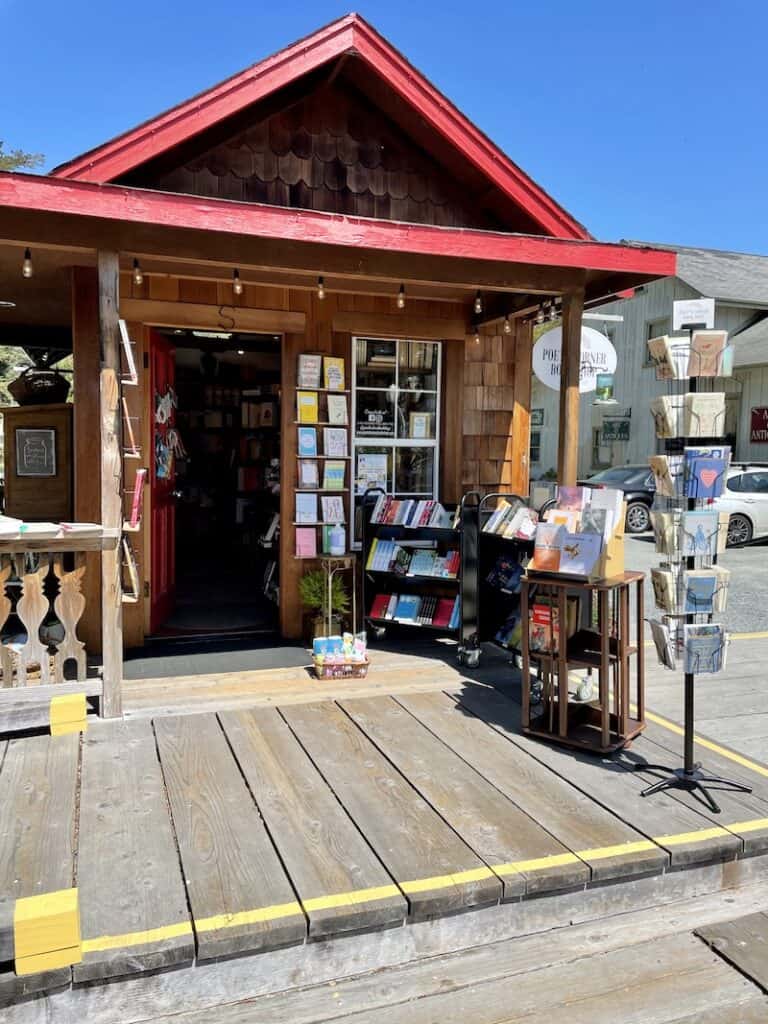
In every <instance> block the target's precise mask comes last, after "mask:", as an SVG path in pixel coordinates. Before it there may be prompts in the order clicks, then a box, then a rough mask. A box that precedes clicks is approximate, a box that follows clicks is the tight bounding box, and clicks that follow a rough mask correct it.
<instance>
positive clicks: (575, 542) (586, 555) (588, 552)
mask: <svg viewBox="0 0 768 1024" xmlns="http://www.w3.org/2000/svg"><path fill="white" fill-rule="evenodd" d="M602 550H603V538H602V537H601V536H599V535H598V534H596V533H565V534H563V536H562V543H561V551H560V572H561V573H564V574H565V575H569V576H591V575H592V574H593V572H594V571H595V567H596V566H597V563H598V561H599V559H600V555H601V553H602Z"/></svg>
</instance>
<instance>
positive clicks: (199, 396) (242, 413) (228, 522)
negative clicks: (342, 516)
mask: <svg viewBox="0 0 768 1024" xmlns="http://www.w3.org/2000/svg"><path fill="white" fill-rule="evenodd" d="M161 333H162V334H163V335H164V339H163V340H164V341H165V342H167V344H168V346H169V349H170V351H172V353H173V364H174V365H173V367H172V372H173V374H174V377H175V381H174V384H173V389H172V390H173V391H174V392H175V396H176V402H177V405H176V408H175V410H174V412H173V421H174V424H175V436H174V437H173V442H174V443H173V445H172V446H171V447H172V448H173V452H172V473H171V476H170V477H169V478H167V480H166V485H165V489H166V492H167V493H166V499H167V501H168V502H169V503H172V505H173V510H172V511H173V514H172V516H171V517H170V518H169V519H168V520H167V521H168V522H170V523H172V528H171V529H170V530H169V531H167V532H169V533H170V534H171V536H168V537H167V545H168V552H167V558H168V559H170V560H171V561H172V565H173V573H172V575H173V584H174V585H173V588H172V590H171V591H170V593H171V595H172V597H171V600H169V601H168V603H167V608H166V611H165V613H164V615H163V617H162V618H163V621H162V623H161V624H159V626H158V628H157V629H156V631H155V633H156V635H160V636H165V637H170V636H178V637H188V638H192V637H206V636H210V637H224V636H233V635H237V634H246V635H247V634H258V633H261V634H264V633H273V632H276V630H277V625H278V595H279V579H280V566H279V521H280V520H279V512H280V351H281V338H280V336H279V335H271V334H270V335H255V334H239V333H229V332H227V333H223V332H216V331H195V330H184V331H180V330H166V331H163V332H161ZM156 401H157V397H156ZM156 418H157V413H156ZM158 439H159V440H158ZM167 440H168V439H167V431H166V432H165V433H164V432H163V431H162V430H157V431H156V442H155V444H156V451H155V453H154V454H155V464H156V467H157V466H162V462H163V458H164V457H165V455H166V452H165V451H164V450H163V446H164V445H165V447H168V445H167ZM169 454H170V453H169ZM156 484H158V485H160V484H162V481H161V480H157V481H156ZM153 532H154V531H153ZM155 539H156V538H155V537H153V543H154V541H155Z"/></svg>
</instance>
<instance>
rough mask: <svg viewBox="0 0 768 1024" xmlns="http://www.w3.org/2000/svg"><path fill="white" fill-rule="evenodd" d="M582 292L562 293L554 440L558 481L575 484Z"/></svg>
mask: <svg viewBox="0 0 768 1024" xmlns="http://www.w3.org/2000/svg"><path fill="white" fill-rule="evenodd" d="M583 312H584V289H583V288H577V289H573V290H569V291H567V292H564V293H563V347H562V352H561V356H560V416H559V421H558V438H557V482H558V484H562V485H564V486H566V487H572V486H573V485H574V484H575V483H576V476H577V474H578V462H579V365H580V362H581V315H582V313H583Z"/></svg>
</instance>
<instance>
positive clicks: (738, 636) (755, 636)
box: [651, 629, 768, 642]
mask: <svg viewBox="0 0 768 1024" xmlns="http://www.w3.org/2000/svg"><path fill="white" fill-rule="evenodd" d="M728 636H729V637H730V639H731V640H768V630H765V629H762V630H758V631H757V632H756V633H729V634H728ZM651 642H653V641H651Z"/></svg>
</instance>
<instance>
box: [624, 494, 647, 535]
mask: <svg viewBox="0 0 768 1024" xmlns="http://www.w3.org/2000/svg"><path fill="white" fill-rule="evenodd" d="M625 522H626V527H627V533H645V531H646V530H648V529H649V528H650V525H651V516H650V513H649V511H648V506H647V505H644V504H643V502H642V501H631V502H630V503H629V505H627V518H626V520H625Z"/></svg>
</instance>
